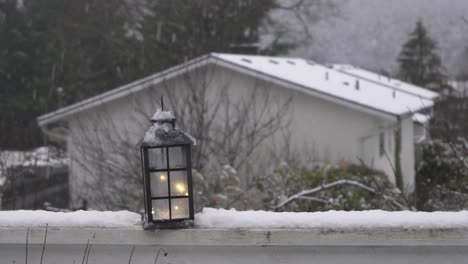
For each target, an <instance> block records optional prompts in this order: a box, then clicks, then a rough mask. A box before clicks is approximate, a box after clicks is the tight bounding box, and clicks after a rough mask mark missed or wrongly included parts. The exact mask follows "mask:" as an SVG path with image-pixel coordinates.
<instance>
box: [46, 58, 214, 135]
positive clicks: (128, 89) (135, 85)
mask: <svg viewBox="0 0 468 264" xmlns="http://www.w3.org/2000/svg"><path fill="white" fill-rule="evenodd" d="M209 58H210V54H207V55H204V56H201V57H198V58H195V59H193V60H190V61H188V62H186V63H184V64H179V65H177V66H174V67H171V68H169V69H167V70H164V71H162V72H159V73H156V74H153V75H151V76H148V77H146V78H143V79H139V80H137V81H134V82H131V83H129V84H126V85H123V86H120V87H118V88H115V89H113V90H110V91H108V92H105V93H103V94H100V95H97V96H94V97H91V98H89V99H86V100H83V101H81V102H78V103H75V104H72V105H70V106H67V107H63V108H60V109H58V110H56V111H53V112H50V113H47V114H44V115H41V116H39V117H38V118H37V122H38V125H39V126H40V127H42V126H45V125H48V124H51V123H54V122H57V121H59V120H62V119H65V118H67V117H69V116H71V115H73V114H75V113H78V112H81V111H85V110H88V109H90V108H93V107H95V106H98V105H102V104H104V103H107V102H110V101H113V100H116V99H119V98H122V97H125V96H127V95H132V94H134V93H136V92H139V91H141V90H143V89H145V88H147V87H149V86H151V85H155V84H158V83H161V82H162V81H164V80H167V79H170V78H173V77H175V76H177V75H180V74H183V73H185V72H187V71H190V70H193V69H195V68H198V67H201V66H203V65H206V64H207V63H209Z"/></svg>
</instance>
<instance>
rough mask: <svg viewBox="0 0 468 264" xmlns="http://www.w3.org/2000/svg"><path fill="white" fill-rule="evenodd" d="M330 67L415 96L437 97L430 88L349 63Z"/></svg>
mask: <svg viewBox="0 0 468 264" xmlns="http://www.w3.org/2000/svg"><path fill="white" fill-rule="evenodd" d="M331 67H332V68H333V69H335V70H338V71H341V72H344V73H347V74H350V75H352V76H356V77H359V78H363V79H366V80H369V81H372V82H376V83H378V84H381V85H384V86H388V87H390V88H393V89H396V90H398V91H402V92H405V93H409V94H414V95H415V96H417V97H421V98H425V99H430V100H435V99H436V98H438V97H439V94H438V93H436V92H433V91H431V90H428V89H425V88H422V87H419V86H416V85H414V84H411V83H407V82H403V81H400V80H398V79H394V78H390V77H387V76H383V75H381V74H378V73H375V72H371V71H368V70H365V69H362V68H359V67H356V66H352V65H349V64H333V65H331Z"/></svg>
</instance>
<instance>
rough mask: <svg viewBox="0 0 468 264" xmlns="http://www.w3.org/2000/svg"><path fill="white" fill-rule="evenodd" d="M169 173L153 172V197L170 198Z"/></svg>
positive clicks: (151, 181)
mask: <svg viewBox="0 0 468 264" xmlns="http://www.w3.org/2000/svg"><path fill="white" fill-rule="evenodd" d="M167 180H168V179H167V172H165V171H159V172H151V173H150V184H151V197H161V196H168V185H167Z"/></svg>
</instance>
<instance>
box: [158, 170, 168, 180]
mask: <svg viewBox="0 0 468 264" xmlns="http://www.w3.org/2000/svg"><path fill="white" fill-rule="evenodd" d="M159 180H160V181H162V182H165V181H166V180H167V175H166V173H164V172H163V173H161V174H159Z"/></svg>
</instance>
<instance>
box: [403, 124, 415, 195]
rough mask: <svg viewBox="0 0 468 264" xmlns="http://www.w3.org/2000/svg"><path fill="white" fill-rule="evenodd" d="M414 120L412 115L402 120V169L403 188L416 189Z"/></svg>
mask: <svg viewBox="0 0 468 264" xmlns="http://www.w3.org/2000/svg"><path fill="white" fill-rule="evenodd" d="M414 160H415V150H414V122H413V119H412V117H411V116H409V117H407V118H404V119H402V120H401V170H402V174H403V175H402V176H403V184H404V186H403V190H404V191H406V192H411V191H413V189H414V178H415V161H414Z"/></svg>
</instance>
